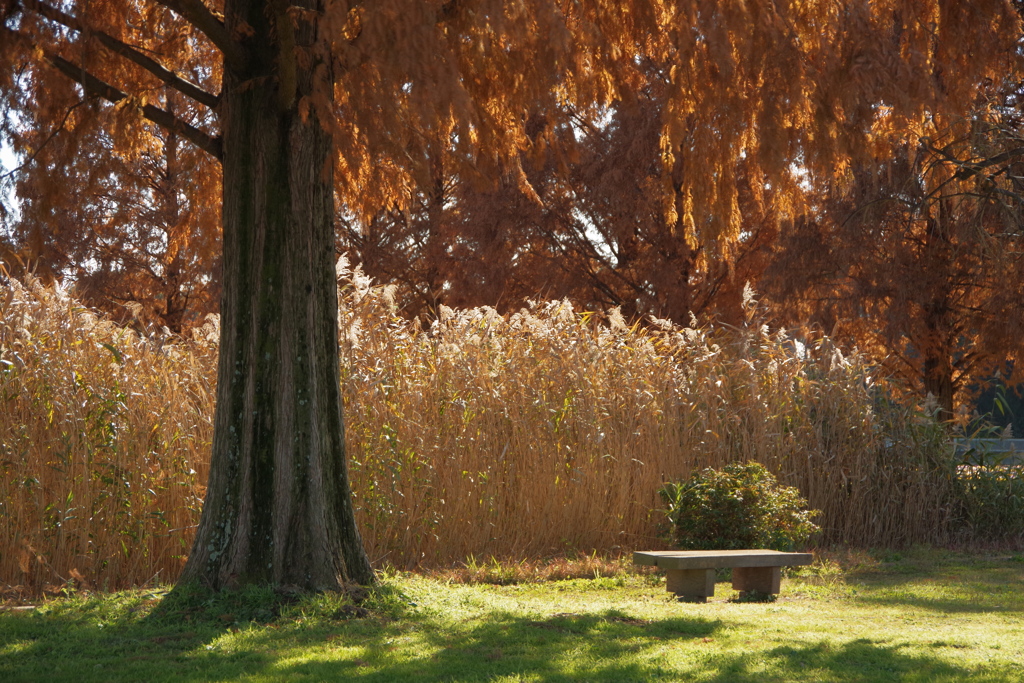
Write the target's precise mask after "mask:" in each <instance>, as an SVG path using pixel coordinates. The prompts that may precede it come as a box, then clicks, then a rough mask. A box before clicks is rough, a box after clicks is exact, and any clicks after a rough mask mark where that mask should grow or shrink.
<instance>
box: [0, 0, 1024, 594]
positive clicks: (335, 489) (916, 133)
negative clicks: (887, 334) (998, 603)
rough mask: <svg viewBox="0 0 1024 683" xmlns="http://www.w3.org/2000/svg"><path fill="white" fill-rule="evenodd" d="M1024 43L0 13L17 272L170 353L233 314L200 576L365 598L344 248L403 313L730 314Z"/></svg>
mask: <svg viewBox="0 0 1024 683" xmlns="http://www.w3.org/2000/svg"><path fill="white" fill-rule="evenodd" d="M1019 38H1020V18H1019V16H1018V13H1017V12H1016V11H1015V8H1014V6H1013V5H1012V4H1011V3H1010V2H1008V1H1007V0H977V1H976V2H960V1H953V0H888V1H878V2H867V1H852V2H834V1H832V0H828V1H821V2H806V1H803V0H799V1H798V0H788V1H787V0H777V1H763V2H757V1H753V0H752V1H750V2H720V1H719V0H557V1H551V0H522V1H520V2H508V1H507V0H382V1H380V2H374V3H363V2H348V1H346V0H332V1H328V0H224V1H223V5H221V4H220V3H219V2H217V3H214V4H213V5H212V6H211V5H207V4H205V2H204V0H74V1H71V2H65V3H61V4H55V3H51V2H48V1H47V0H0V64H3V67H2V68H0V89H2V101H0V102H2V103H0V112H2V119H0V120H2V123H0V125H2V132H3V133H4V134H5V135H6V136H7V137H8V138H10V139H11V140H12V141H13V144H14V146H15V149H16V151H17V152H18V153H19V155H20V158H21V159H22V162H23V165H22V166H21V168H20V169H19V170H18V171H17V173H15V174H14V176H12V177H13V178H14V180H15V182H16V183H17V185H16V186H17V192H18V194H19V196H22V197H25V198H26V202H27V203H26V207H25V212H24V213H23V214H22V220H20V221H19V222H17V223H16V224H14V225H13V226H12V227H8V228H7V232H8V237H7V238H6V239H5V241H7V242H8V245H7V246H6V247H5V249H6V250H7V251H9V252H15V255H16V257H17V258H16V260H18V261H19V262H21V263H25V264H28V265H29V266H30V267H35V268H37V269H38V270H39V271H41V272H44V273H45V272H47V271H49V272H50V275H51V276H52V277H60V278H72V277H74V278H77V281H78V282H79V283H80V284H81V286H82V287H84V288H85V289H86V290H87V291H88V290H89V287H92V288H94V290H93V291H95V292H97V294H96V296H97V297H98V298H107V299H112V300H114V301H119V298H126V297H127V296H129V295H130V296H132V297H137V298H138V299H141V300H142V301H146V302H150V308H151V312H152V313H153V314H154V315H156V316H158V317H160V318H162V320H163V321H164V322H166V323H167V324H172V323H173V324H175V325H177V326H182V325H185V324H186V322H187V320H188V317H189V315H188V313H181V310H185V311H187V310H188V308H187V307H188V303H187V302H188V301H195V302H196V305H197V306H199V305H200V304H201V302H203V301H206V300H208V297H209V296H212V295H213V293H214V292H215V291H216V289H217V287H220V288H221V290H220V291H221V297H220V302H221V303H220V312H221V321H222V324H221V344H220V365H219V375H218V394H217V415H216V417H215V428H214V444H213V457H212V460H211V462H212V465H211V475H210V484H209V489H208V492H207V497H206V502H205V506H204V513H203V519H202V522H201V524H200V527H199V531H198V534H197V538H196V546H195V548H194V549H193V552H192V554H191V555H190V556H189V563H188V565H187V567H186V570H185V574H184V575H185V577H186V579H188V580H200V581H204V582H207V583H209V584H210V585H213V586H218V587H221V586H230V585H234V584H237V583H240V582H248V581H265V580H270V581H273V582H276V583H289V584H295V585H301V586H305V587H310V588H332V587H333V588H339V587H341V586H343V585H344V584H345V583H346V582H352V581H355V582H367V581H371V580H372V572H371V570H370V568H369V563H368V561H367V559H366V557H365V553H364V552H363V551H362V547H361V542H360V540H359V535H358V531H357V530H356V528H355V525H354V521H353V517H352V514H351V513H352V509H351V502H350V499H349V493H348V485H347V480H346V470H345V458H344V436H343V430H342V422H341V412H340V397H339V395H338V353H337V299H336V291H335V284H336V282H335V277H334V260H335V259H334V256H335V244H336V239H337V235H338V225H337V224H339V223H341V224H343V225H344V226H345V228H346V233H345V234H347V239H349V240H350V241H351V243H352V244H354V245H356V246H359V247H360V248H361V249H363V250H364V253H362V254H361V258H363V260H364V261H365V262H366V263H367V269H368V270H371V272H373V269H374V268H376V267H377V266H376V265H374V263H373V259H374V258H380V257H381V255H385V256H386V257H388V258H390V257H391V256H392V255H395V254H402V253H404V254H406V256H405V257H403V258H402V259H397V260H395V261H393V262H392V263H391V264H385V265H382V266H381V271H382V272H387V270H388V269H389V270H390V271H391V272H392V273H393V277H404V278H405V279H406V280H407V281H409V283H410V288H411V289H410V292H411V295H410V296H411V301H412V302H413V303H414V305H419V306H429V305H431V304H432V302H433V301H436V300H439V298H440V297H445V296H453V297H454V296H465V297H466V300H467V301H469V300H470V297H471V295H469V294H462V293H460V291H459V289H460V288H462V290H463V291H470V290H472V291H474V292H481V295H480V296H486V297H489V298H493V297H504V298H505V299H506V300H508V301H512V300H514V299H515V298H516V297H519V296H521V295H522V294H524V293H527V292H529V290H530V289H531V288H536V287H538V285H543V286H544V287H545V288H548V287H549V286H550V287H552V288H553V289H551V290H550V292H549V293H560V292H562V291H565V292H568V293H577V292H578V293H582V295H583V296H585V297H589V298H590V301H592V302H594V303H599V304H601V305H604V304H608V303H618V304H621V305H623V306H625V307H626V309H627V310H628V311H630V312H635V313H648V312H650V313H656V314H659V315H662V316H670V317H673V318H675V319H678V318H680V317H684V316H686V315H688V314H689V313H690V312H692V311H693V310H695V309H700V308H701V307H704V308H706V309H707V310H710V311H713V310H714V309H715V304H714V303H713V302H714V300H715V299H716V297H718V296H720V294H719V292H721V291H732V292H736V291H738V287H737V284H738V281H739V278H743V277H745V274H746V273H747V271H746V270H744V269H749V273H750V275H751V277H753V276H754V275H756V273H757V272H758V271H759V270H760V269H761V268H762V267H763V266H762V264H761V263H759V262H758V261H759V259H760V258H761V256H760V255H759V254H761V253H762V249H763V248H764V246H766V244H767V243H770V242H771V241H772V239H773V236H774V234H775V233H776V232H778V231H779V228H780V226H783V227H784V226H787V225H789V224H791V223H794V222H796V221H798V220H801V219H800V217H801V216H811V217H814V216H816V215H817V214H818V213H819V210H818V203H817V202H813V203H812V202H809V201H808V200H807V198H806V194H807V193H806V191H805V190H806V182H805V179H807V178H810V179H812V187H813V188H823V187H831V186H835V187H837V188H838V187H845V186H847V185H849V183H850V182H851V180H850V179H851V178H856V177H857V174H858V173H860V172H861V171H860V169H871V168H873V167H875V166H877V165H878V164H881V163H883V162H884V160H886V159H891V158H893V157H894V156H898V154H897V153H895V152H894V149H897V148H899V147H901V146H908V145H909V149H911V150H913V149H917V148H918V147H921V146H924V147H925V148H929V146H928V142H927V141H926V140H925V139H924V137H925V136H935V135H936V133H935V131H936V130H941V131H943V134H944V135H946V133H945V131H946V130H947V129H950V132H949V133H948V137H949V139H951V140H956V139H961V138H963V136H964V133H962V132H959V128H964V126H966V128H964V130H967V129H969V128H970V124H969V118H964V112H969V111H972V110H973V109H972V108H973V107H975V106H977V104H978V99H979V96H980V95H981V94H984V92H985V89H986V88H987V87H989V85H990V84H997V85H998V84H1001V83H1002V82H1003V81H1005V79H1006V78H1007V77H1008V75H1010V74H1016V73H1018V71H1019V61H1020V51H1019V44H1018V43H1019ZM957 117H960V118H957ZM961 120H963V121H965V122H966V123H963V124H960V123H957V122H958V121H961ZM936 122H942V123H941V124H937V123H936ZM958 126H959V128H957V127H958ZM157 127H158V128H159V129H162V131H163V132H158V130H157ZM184 141H188V143H189V144H190V145H191V147H190V148H189V150H188V151H185V147H184ZM937 144H945V143H937ZM200 151H201V152H202V153H203V154H205V155H206V159H205V161H200V158H201V157H202V155H201V154H199V152H200ZM959 153H960V152H959V151H957V150H954V151H951V152H950V156H951V157H952V158H953V161H951V163H953V164H954V165H956V166H957V169H956V170H955V171H953V174H954V175H958V174H961V173H962V172H966V173H968V174H969V175H970V174H971V171H970V164H971V163H974V162H975V156H974V152H973V151H971V150H967V151H965V152H964V153H965V154H968V155H969V156H965V157H959V156H957V154H959ZM189 155H194V159H195V161H194V162H189V161H188V157H189ZM984 158H985V159H989V160H991V158H990V157H988V156H985V157H984ZM101 159H102V160H103V161H100V160H101ZM218 162H219V168H220V173H219V174H218V173H217V172H216V171H215V170H213V169H212V167H211V165H216V164H217V163H218ZM189 163H194V164H195V165H194V166H193V167H192V168H191V169H189V170H185V169H186V166H187V165H188V164H189ZM909 164H910V167H911V168H913V167H914V166H913V161H911V162H909ZM965 164H966V165H965ZM982 166H984V164H982ZM966 179H969V178H966ZM937 182H941V181H937ZM929 183H931V181H929ZM218 188H219V192H220V201H219V208H220V223H219V227H220V234H219V235H217V234H216V233H217V227H216V224H214V223H213V222H212V221H211V220H210V214H209V213H208V210H209V209H210V207H216V206H217V205H218V201H217V199H216V193H217V191H218ZM0 196H2V195H0ZM62 197H66V198H68V201H67V202H65V201H63V200H62ZM954 204H955V202H954ZM935 206H936V207H946V206H947V204H946V203H943V201H941V200H940V201H939V202H938V203H937V204H935ZM949 209H950V210H952V211H954V213H963V211H961V209H958V208H955V207H953V206H950V207H949ZM935 210H936V211H938V210H939V209H938V208H936V209H935ZM942 210H943V211H946V209H945V208H943V209H942ZM964 211H966V212H967V214H969V213H970V210H968V209H964ZM965 215H966V214H965ZM933 219H934V220H935V221H937V222H936V224H937V225H938V224H940V223H941V224H942V225H946V224H947V221H945V220H944V219H943V220H942V221H938V220H937V218H936V217H934V216H931V217H925V218H924V223H926V224H927V223H929V220H933ZM7 220H9V215H8V217H7ZM68 222H74V223H77V222H82V223H83V224H80V225H73V226H70V227H65V225H64V224H65V223H68ZM913 222H914V223H915V224H916V223H917V222H918V219H917V218H915V219H914V221H913ZM218 240H219V244H220V263H221V265H220V273H219V276H218V275H217V274H216V271H215V270H214V266H213V264H214V262H215V261H216V259H217V257H216V256H215V254H216V250H215V248H214V245H216V244H217V243H218ZM85 242H89V243H90V245H89V246H88V247H86V246H84V244H85ZM370 247H373V248H374V249H376V252H374V251H373V250H372V249H371V248H370ZM947 260H948V259H947ZM381 262H382V263H383V259H381ZM200 263H202V264H205V266H204V267H205V268H206V271H205V272H204V273H202V274H201V275H198V276H197V275H195V273H194V272H193V273H192V274H191V275H190V276H189V277H184V276H183V275H182V273H183V272H184V271H186V270H190V269H193V270H194V269H198V268H199V267H200V265H199V264H200ZM404 263H408V264H410V265H409V266H406V265H403V264H404ZM520 269H522V270H520ZM407 270H408V272H407ZM410 273H411V274H410ZM512 274H515V275H514V276H513V275H512ZM527 274H529V275H527ZM460 278H461V279H460ZM549 283H551V284H550V285H549ZM539 293H540V294H543V293H544V292H543V291H541V292H539ZM733 296H734V295H733ZM727 298H728V297H726V299H727ZM183 301H184V302H186V303H185V304H182V303H181V302H183ZM174 302H177V303H174ZM416 302H419V303H416ZM182 305H184V306H185V308H184V309H182V308H181V307H182Z"/></svg>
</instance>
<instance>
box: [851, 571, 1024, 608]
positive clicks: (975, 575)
mask: <svg viewBox="0 0 1024 683" xmlns="http://www.w3.org/2000/svg"><path fill="white" fill-rule="evenodd" d="M993 564H994V563H993ZM857 578H858V582H859V584H860V585H861V586H863V587H864V588H866V589H867V590H865V591H863V592H862V593H860V594H858V595H856V596H855V597H854V598H853V600H854V601H855V602H859V603H862V604H867V605H878V606H891V607H901V606H906V607H915V608H920V609H926V610H931V611H935V612H941V613H944V614H954V613H963V614H971V613H973V614H979V613H988V612H1006V611H1021V610H1024V591H1022V588H1024V567H1022V566H1021V565H1020V564H1019V563H1016V564H1012V563H1009V562H1007V563H1005V564H1003V565H1001V566H989V567H985V568H978V567H975V566H958V565H946V566H942V567H939V568H935V569H933V570H921V571H919V572H918V573H917V574H903V573H878V574H866V575H863V576H859V577H857Z"/></svg>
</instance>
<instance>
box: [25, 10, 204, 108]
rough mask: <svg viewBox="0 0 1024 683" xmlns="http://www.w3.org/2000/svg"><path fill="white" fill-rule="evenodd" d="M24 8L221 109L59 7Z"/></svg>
mask: <svg viewBox="0 0 1024 683" xmlns="http://www.w3.org/2000/svg"><path fill="white" fill-rule="evenodd" d="M22 7H24V8H25V9H28V10H31V11H33V12H36V13H38V14H40V15H42V16H44V17H46V18H47V19H49V20H50V21H54V22H56V23H58V24H61V25H62V26H66V27H68V28H70V29H71V30H73V31H78V32H79V33H82V34H83V35H86V36H88V37H91V38H95V39H96V40H97V41H99V43H100V44H101V45H103V46H104V47H106V48H107V49H108V50H110V51H111V52H113V53H115V54H118V55H121V56H122V57H124V58H125V59H128V60H130V61H132V62H134V63H135V64H137V65H139V66H141V67H142V68H143V69H145V70H146V71H148V72H150V73H151V74H153V75H154V76H156V77H157V78H159V79H160V80H161V81H163V82H164V83H166V84H167V85H169V86H171V87H172V88H174V89H175V90H177V91H178V92H180V93H182V94H183V95H187V96H188V97H191V98H192V99H194V100H195V101H197V102H199V103H201V104H205V105H206V106H207V107H210V108H211V109H213V108H214V107H216V106H217V102H218V101H219V99H218V97H217V96H216V95H213V94H211V93H208V92H206V91H205V90H203V89H202V88H200V87H199V86H197V85H195V84H193V83H189V82H188V81H186V80H185V79H183V78H181V77H180V76H178V75H176V74H174V73H173V72H171V71H169V70H168V69H165V68H164V67H163V66H162V65H161V64H160V63H159V62H157V61H156V60H154V59H152V58H151V57H147V56H146V55H144V54H142V53H141V52H139V51H138V50H136V49H135V48H133V47H132V46H130V45H128V44H126V43H123V42H121V41H120V40H117V39H116V38H113V37H111V36H109V35H107V34H106V33H103V32H102V31H96V30H93V29H91V28H89V27H88V26H86V25H84V24H83V23H82V22H81V21H79V20H78V19H77V18H76V17H73V16H71V15H69V14H65V13H64V12H61V11H60V10H59V9H57V8H56V7H51V6H50V5H47V4H45V3H42V2H39V0H22Z"/></svg>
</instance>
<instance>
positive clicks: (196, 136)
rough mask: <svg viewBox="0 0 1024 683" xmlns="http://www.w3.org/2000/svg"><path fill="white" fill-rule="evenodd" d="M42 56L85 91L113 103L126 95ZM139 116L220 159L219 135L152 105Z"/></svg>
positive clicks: (53, 57)
mask: <svg viewBox="0 0 1024 683" xmlns="http://www.w3.org/2000/svg"><path fill="white" fill-rule="evenodd" d="M43 59H45V60H46V62H47V63H48V64H50V65H51V66H53V67H54V68H55V69H57V70H58V71H60V72H61V73H63V74H64V75H65V76H67V77H68V78H70V79H71V80H73V81H75V82H77V83H79V84H80V85H81V86H82V87H83V88H85V91H86V92H88V93H92V94H94V95H99V96H100V97H102V98H103V99H105V100H108V101H109V102H113V103H114V104H116V103H118V102H120V101H121V100H123V99H125V98H126V97H128V95H126V94H125V93H123V92H121V91H120V90H118V89H117V88H115V87H114V86H112V85H110V84H108V83H104V82H103V81H101V80H100V79H98V78H96V77H95V76H93V75H92V74H90V73H88V72H87V71H85V69H82V68H81V67H78V66H75V65H74V64H72V63H71V62H69V61H68V60H66V59H64V58H63V57H61V56H59V55H55V54H53V53H52V52H47V51H44V52H43ZM142 115H143V116H144V117H146V118H147V119H149V120H150V121H152V122H153V123H155V124H157V125H158V126H162V127H163V128H166V129H167V130H170V131H174V132H175V133H178V134H179V135H181V136H182V137H183V138H185V139H186V140H188V141H189V142H191V143H192V144H194V145H195V146H196V147H198V148H199V149H201V150H203V151H204V152H207V153H209V154H211V155H212V156H214V157H216V158H217V159H220V158H221V153H222V152H221V143H220V138H219V137H214V136H212V135H210V134H208V133H205V132H203V131H201V130H199V129H198V128H196V127H195V126H193V125H191V124H189V123H186V122H184V121H182V120H181V119H179V118H177V117H175V116H174V115H173V114H171V113H170V112H168V111H166V110H164V109H161V108H159V107H154V106H153V105H152V104H146V105H143V107H142Z"/></svg>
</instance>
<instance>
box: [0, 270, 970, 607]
mask: <svg viewBox="0 0 1024 683" xmlns="http://www.w3.org/2000/svg"><path fill="white" fill-rule="evenodd" d="M342 270H344V271H345V272H343V278H342V284H343V288H342V300H343V305H342V309H341V310H340V312H339V319H340V322H341V327H342V329H341V339H340V344H341V348H342V351H343V384H344V395H345V401H346V408H345V410H346V414H345V418H346V419H345V421H346V428H347V430H348V432H347V436H348V443H349V455H350V458H351V472H352V485H353V489H354V496H355V503H356V506H357V508H358V515H359V519H360V523H361V524H362V527H363V530H364V539H365V541H366V543H367V546H368V551H369V552H370V556H371V558H373V559H374V560H376V561H377V562H378V563H380V564H390V565H392V566H395V567H399V568H414V567H420V568H426V567H445V566H449V567H450V566H453V565H455V564H457V563H459V562H463V561H465V559H466V558H467V557H471V556H475V557H500V558H537V557H551V556H556V555H565V554H569V555H571V554H572V553H574V552H584V553H589V552H591V551H593V550H597V551H598V552H599V553H611V554H612V555H615V554H618V553H624V552H627V551H629V550H632V549H637V548H641V547H645V548H657V547H663V543H662V541H661V540H660V536H659V525H660V524H661V522H662V520H663V515H662V513H660V512H658V511H657V508H658V507H659V505H660V504H659V501H658V498H657V491H658V488H659V487H660V486H661V485H662V483H663V482H665V481H667V480H670V479H679V478H682V477H685V476H686V475H688V474H689V473H690V472H691V471H692V470H693V469H694V468H703V467H708V466H712V467H720V466H722V465H723V464H725V463H727V462H732V461H737V460H740V461H746V460H757V461H759V462H762V463H764V464H765V465H766V466H767V467H768V468H769V469H770V470H772V471H773V472H774V473H775V474H776V475H777V476H778V478H779V479H780V481H781V482H782V483H784V484H787V485H791V486H797V487H798V488H799V489H800V491H801V492H802V494H803V495H804V496H805V497H807V498H808V499H809V503H810V505H811V506H812V507H814V508H818V509H820V510H822V514H821V516H820V517H819V518H817V521H818V522H819V523H820V525H821V526H822V532H821V535H820V538H819V540H820V541H821V542H822V543H826V544H827V543H833V542H843V543H848V544H853V545H862V546H893V545H903V544H908V543H914V542H940V541H943V540H946V539H948V538H949V537H950V534H951V533H952V532H953V531H954V529H955V522H956V521H957V519H958V518H959V515H960V508H959V507H958V506H957V503H956V499H955V491H956V488H955V486H954V484H955V471H954V470H953V469H952V466H951V465H950V464H949V463H948V462H947V460H948V458H946V454H947V453H948V452H949V450H948V449H946V445H945V444H944V443H943V442H942V441H941V435H940V432H938V431H937V430H935V429H934V428H932V427H930V426H929V425H930V422H929V421H928V420H927V419H924V418H920V417H919V416H917V415H916V414H915V413H914V412H913V411H910V410H907V409H904V408H901V407H900V406H898V405H896V404H894V403H891V402H889V401H887V400H885V398H884V396H885V393H886V392H885V388H884V386H881V385H879V383H878V380H876V379H875V378H873V376H872V374H871V369H870V367H869V366H868V365H867V364H866V363H865V361H864V360H863V359H862V358H860V357H858V356H844V355H843V354H842V353H840V351H839V350H838V349H836V348H834V347H833V346H832V345H831V344H830V343H829V342H828V341H827V340H820V341H818V342H816V343H815V344H814V345H812V346H811V347H809V348H803V347H802V346H800V345H798V344H795V343H794V342H791V341H790V340H787V339H786V338H785V337H784V336H783V335H781V334H771V333H769V331H768V330H767V328H764V327H761V326H759V325H757V324H753V323H752V324H751V325H750V326H749V327H748V328H747V329H743V330H730V329H725V328H719V327H706V328H695V329H680V328H676V327H673V326H671V325H669V324H667V323H664V322H662V321H653V324H652V325H651V326H648V327H639V326H633V327H628V326H627V325H626V324H624V323H623V321H622V319H621V317H620V316H618V315H617V314H615V313H614V312H612V314H611V315H608V316H604V315H603V314H600V315H598V314H592V313H589V312H578V311H575V310H574V309H573V307H572V305H571V304H570V303H569V302H565V301H562V302H545V303H534V304H531V305H530V306H529V307H527V308H525V309H524V310H521V311H519V312H517V313H515V314H513V315H509V316H501V315H498V314H497V313H496V312H495V311H494V310H492V309H489V308H481V309H473V310H468V311H452V310H449V309H446V308H442V309H441V311H440V315H439V318H438V319H437V320H435V321H434V322H433V323H432V324H431V325H430V326H429V328H428V329H424V326H422V325H421V324H420V323H419V321H413V322H409V321H405V320H403V319H401V318H399V317H397V316H396V315H395V314H394V311H393V304H392V301H393V299H392V297H391V296H390V291H389V290H388V289H386V288H374V287H371V286H370V285H369V282H368V281H367V280H366V278H365V277H363V276H362V275H361V274H360V273H359V272H358V271H357V272H355V273H352V272H348V271H347V270H345V269H342ZM206 333H207V334H208V335H209V338H206V337H204V336H203V335H197V338H196V339H191V340H183V339H163V340H162V341H161V340H160V339H158V338H146V337H144V336H140V335H138V334H136V333H135V332H132V331H131V330H128V329H123V328H118V327H116V326H114V325H112V324H110V323H109V322H106V321H104V320H102V319H98V318H97V317H96V316H95V315H93V314H92V313H91V312H89V311H87V310H85V309H82V308H80V307H78V306H77V305H76V304H75V303H74V302H73V301H71V300H70V299H69V298H68V297H66V296H65V295H63V294H61V293H60V292H59V291H53V290H48V289H45V288H42V287H40V286H38V285H36V284H33V283H29V284H28V285H25V286H23V285H21V284H18V283H16V282H10V281H9V282H7V283H6V284H4V285H3V289H2V290H0V439H2V440H0V444H2V445H0V471H2V473H3V483H2V487H3V488H2V489H0V548H3V552H2V554H0V584H8V585H11V586H15V585H20V586H25V587H28V588H29V589H32V590H37V589H39V588H42V587H44V586H45V585H47V584H51V585H57V586H59V585H60V584H62V583H66V582H69V581H76V582H78V583H81V584H87V585H92V586H95V587H98V588H117V587H123V586H128V585H138V584H141V583H145V582H147V581H150V580H152V579H154V578H158V579H160V580H164V581H172V580H174V578H175V577H176V576H177V573H178V571H179V569H180V567H181V563H182V559H183V556H184V555H185V553H187V552H188V548H189V544H190V543H191V538H192V530H193V527H194V525H195V524H196V522H197V520H198V512H199V505H200V501H201V498H202V495H203V484H204V482H205V478H206V473H207V459H208V457H209V454H208V449H209V443H210V440H211V438H210V437H211V424H210V422H211V416H212V408H213V401H214V392H213V382H214V377H215V366H216V362H215V360H216V358H215V356H216V347H215V344H214V343H213V342H212V341H211V339H215V333H216V329H215V325H214V323H211V325H210V326H209V329H208V330H206ZM944 449H945V450H944ZM530 571H533V570H530ZM552 571H554V570H552Z"/></svg>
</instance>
